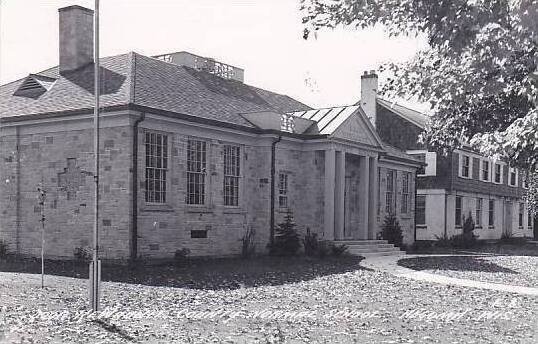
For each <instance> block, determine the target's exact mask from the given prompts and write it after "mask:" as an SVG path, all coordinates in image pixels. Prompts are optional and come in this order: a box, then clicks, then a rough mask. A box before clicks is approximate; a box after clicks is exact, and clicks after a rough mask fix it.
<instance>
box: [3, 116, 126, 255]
mask: <svg viewBox="0 0 538 344" xmlns="http://www.w3.org/2000/svg"><path fill="white" fill-rule="evenodd" d="M89 128H91V122H90V121H81V122H78V123H75V124H73V123H71V124H66V123H62V122H60V123H59V124H55V125H53V124H51V123H49V124H47V125H43V126H20V127H19V128H18V129H15V128H13V127H12V128H4V129H3V131H2V145H1V146H2V148H1V151H0V159H1V162H2V169H1V172H0V174H1V175H0V177H1V178H0V180H1V181H2V182H1V183H0V193H1V196H0V197H1V199H0V202H1V203H0V211H1V213H2V216H1V221H2V222H1V223H0V228H1V230H0V239H1V240H4V241H6V242H7V243H8V244H9V249H10V251H12V252H19V253H21V254H23V255H31V256H38V255H39V254H40V252H41V222H40V219H41V208H40V206H39V202H38V199H37V195H38V193H37V187H38V185H42V186H43V187H44V189H45V190H46V192H47V195H46V196H47V197H46V201H45V207H44V212H45V216H46V221H45V233H46V234H45V241H46V244H45V255H46V256H48V257H51V258H72V257H73V251H74V249H75V248H77V247H90V246H92V244H93V236H92V233H93V213H94V211H93V202H94V201H93V200H94V196H93V195H94V191H93V190H94V188H93V185H94V183H93V180H94V179H93V174H92V171H93V130H92V129H89ZM130 132H131V129H130V127H129V126H115V127H114V128H106V127H105V128H103V129H102V130H101V138H102V149H101V168H102V170H101V197H102V198H101V219H100V223H101V232H100V238H101V242H102V246H101V256H102V257H103V258H111V259H116V258H121V257H125V256H126V255H128V252H129V235H128V233H129V229H130V228H129V227H130V217H129V209H130V207H129V204H130V203H129V200H130V188H129V182H130V178H131V176H130V171H129V166H130V147H131V136H132V135H131V134H130ZM17 195H19V197H17Z"/></svg>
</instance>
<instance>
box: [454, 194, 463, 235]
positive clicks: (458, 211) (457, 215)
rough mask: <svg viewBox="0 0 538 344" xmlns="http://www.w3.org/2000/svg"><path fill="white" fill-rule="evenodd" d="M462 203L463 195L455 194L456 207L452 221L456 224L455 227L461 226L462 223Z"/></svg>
mask: <svg viewBox="0 0 538 344" xmlns="http://www.w3.org/2000/svg"><path fill="white" fill-rule="evenodd" d="M462 204H463V197H462V196H456V207H455V211H454V216H455V218H454V223H455V224H456V227H461V225H462V217H461V215H462Z"/></svg>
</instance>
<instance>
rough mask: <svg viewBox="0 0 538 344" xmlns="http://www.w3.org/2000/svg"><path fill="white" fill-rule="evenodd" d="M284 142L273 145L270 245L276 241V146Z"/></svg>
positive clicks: (280, 138) (278, 140)
mask: <svg viewBox="0 0 538 344" xmlns="http://www.w3.org/2000/svg"><path fill="white" fill-rule="evenodd" d="M281 140H282V136H278V139H276V140H275V141H273V143H271V224H270V239H269V240H270V241H269V243H270V245H273V243H274V241H275V170H276V166H275V165H276V144H277V143H279V142H280V141H281Z"/></svg>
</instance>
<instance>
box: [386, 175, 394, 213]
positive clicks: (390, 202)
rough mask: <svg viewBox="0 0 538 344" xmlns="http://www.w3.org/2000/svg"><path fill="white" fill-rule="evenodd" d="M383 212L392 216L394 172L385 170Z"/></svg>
mask: <svg viewBox="0 0 538 344" xmlns="http://www.w3.org/2000/svg"><path fill="white" fill-rule="evenodd" d="M385 212H386V213H387V214H394V171H393V170H387V190H386V191H385Z"/></svg>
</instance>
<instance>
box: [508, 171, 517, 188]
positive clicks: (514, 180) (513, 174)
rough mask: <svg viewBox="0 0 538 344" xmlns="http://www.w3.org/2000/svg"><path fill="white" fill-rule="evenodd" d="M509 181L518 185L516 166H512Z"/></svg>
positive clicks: (513, 184)
mask: <svg viewBox="0 0 538 344" xmlns="http://www.w3.org/2000/svg"><path fill="white" fill-rule="evenodd" d="M509 178H510V179H509V181H510V185H511V186H517V170H516V169H515V168H510V176H509Z"/></svg>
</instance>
